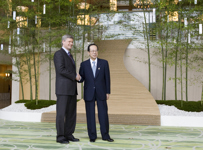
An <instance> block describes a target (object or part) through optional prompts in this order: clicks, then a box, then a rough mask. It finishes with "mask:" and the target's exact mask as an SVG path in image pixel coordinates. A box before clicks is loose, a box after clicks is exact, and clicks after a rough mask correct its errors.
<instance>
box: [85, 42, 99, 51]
mask: <svg viewBox="0 0 203 150" xmlns="http://www.w3.org/2000/svg"><path fill="white" fill-rule="evenodd" d="M92 45H95V46H96V47H97V51H98V50H99V49H98V46H97V45H96V44H90V45H88V47H87V51H88V52H89V51H90V46H92Z"/></svg>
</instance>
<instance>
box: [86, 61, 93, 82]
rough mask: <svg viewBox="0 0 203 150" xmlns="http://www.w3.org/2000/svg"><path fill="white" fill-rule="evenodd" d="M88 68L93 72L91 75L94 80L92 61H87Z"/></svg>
mask: <svg viewBox="0 0 203 150" xmlns="http://www.w3.org/2000/svg"><path fill="white" fill-rule="evenodd" d="M87 68H88V70H89V71H90V72H91V73H90V74H91V75H92V78H94V75H93V71H92V66H91V62H90V59H88V60H87Z"/></svg>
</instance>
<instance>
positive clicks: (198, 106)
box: [156, 100, 203, 112]
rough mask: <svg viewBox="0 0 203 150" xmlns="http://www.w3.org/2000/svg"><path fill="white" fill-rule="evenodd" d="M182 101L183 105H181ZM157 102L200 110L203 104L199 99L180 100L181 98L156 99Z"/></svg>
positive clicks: (181, 108) (192, 110) (183, 108)
mask: <svg viewBox="0 0 203 150" xmlns="http://www.w3.org/2000/svg"><path fill="white" fill-rule="evenodd" d="M182 102H183V106H181V105H182V104H181V103H182ZM156 103H157V104H165V105H168V106H175V107H176V108H178V109H180V110H184V111H191V112H201V111H203V105H201V101H181V100H167V101H165V100H156Z"/></svg>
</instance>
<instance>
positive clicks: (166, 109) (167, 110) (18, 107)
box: [0, 104, 203, 117]
mask: <svg viewBox="0 0 203 150" xmlns="http://www.w3.org/2000/svg"><path fill="white" fill-rule="evenodd" d="M158 106H159V110H160V113H161V116H199V117H203V112H186V111H182V110H178V109H177V108H176V107H174V106H167V105H158ZM55 110H56V105H52V106H49V107H47V108H42V109H37V110H30V109H27V108H26V107H25V106H24V104H12V105H10V106H8V107H6V108H3V109H0V111H11V112H39V113H42V112H49V111H55Z"/></svg>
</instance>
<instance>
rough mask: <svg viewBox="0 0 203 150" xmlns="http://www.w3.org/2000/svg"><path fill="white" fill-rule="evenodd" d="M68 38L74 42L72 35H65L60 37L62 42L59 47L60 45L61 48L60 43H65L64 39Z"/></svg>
mask: <svg viewBox="0 0 203 150" xmlns="http://www.w3.org/2000/svg"><path fill="white" fill-rule="evenodd" d="M68 38H70V39H73V40H74V38H73V36H72V35H69V34H66V35H64V36H62V40H61V45H62V46H63V43H62V41H65V40H66V39H68Z"/></svg>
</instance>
